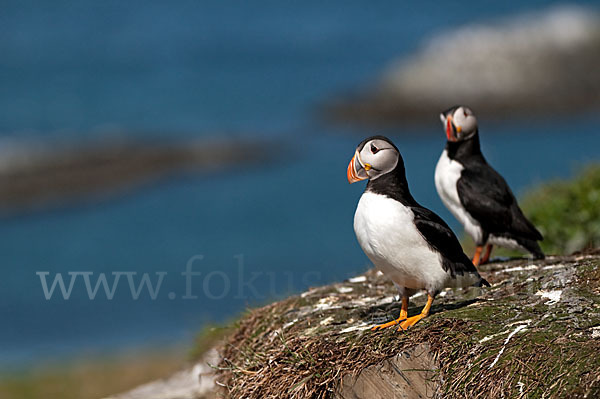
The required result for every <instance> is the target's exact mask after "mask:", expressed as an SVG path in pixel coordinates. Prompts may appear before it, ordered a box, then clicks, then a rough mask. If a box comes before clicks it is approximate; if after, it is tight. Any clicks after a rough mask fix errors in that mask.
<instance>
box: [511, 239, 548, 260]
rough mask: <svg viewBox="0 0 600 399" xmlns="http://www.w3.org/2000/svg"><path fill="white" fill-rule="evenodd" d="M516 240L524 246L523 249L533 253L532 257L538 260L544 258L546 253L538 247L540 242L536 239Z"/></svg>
mask: <svg viewBox="0 0 600 399" xmlns="http://www.w3.org/2000/svg"><path fill="white" fill-rule="evenodd" d="M519 241H520V242H519ZM517 242H519V244H521V245H522V246H523V247H525V249H526V250H528V251H529V252H530V253H531V254H532V255H533V259H536V260H539V259H544V258H545V257H546V255H544V252H543V251H542V248H540V244H539V243H538V242H537V241H534V240H528V239H520V240H518V241H517Z"/></svg>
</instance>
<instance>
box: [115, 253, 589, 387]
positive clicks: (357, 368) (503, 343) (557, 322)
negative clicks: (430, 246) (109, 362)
mask: <svg viewBox="0 0 600 399" xmlns="http://www.w3.org/2000/svg"><path fill="white" fill-rule="evenodd" d="M482 274H483V276H484V277H485V278H486V279H487V280H488V281H489V282H490V283H491V284H492V287H490V288H486V289H483V290H482V289H470V290H465V291H463V290H456V291H453V290H445V291H442V292H441V293H440V294H439V296H438V298H436V301H435V302H434V306H433V307H432V314H431V315H430V316H429V317H428V318H426V319H424V320H423V321H421V322H419V323H418V324H416V325H415V326H414V327H413V328H411V329H410V330H408V331H397V330H396V329H394V328H388V329H386V330H383V331H378V332H373V331H371V330H370V327H371V326H372V325H373V324H376V323H381V322H383V321H387V320H390V319H392V318H396V317H397V316H398V313H399V310H400V309H399V308H400V305H399V303H398V302H397V301H396V300H395V297H394V296H395V295H396V292H397V291H396V289H395V287H394V286H393V284H392V283H390V282H389V281H388V280H387V279H386V278H385V276H383V275H382V274H381V273H379V272H377V271H374V270H369V271H368V272H366V273H364V274H363V275H360V276H357V277H355V278H352V279H350V280H347V281H345V282H342V283H335V284H332V285H328V286H323V287H316V288H312V289H310V290H308V291H307V292H304V293H302V294H300V295H298V296H293V297H290V298H288V299H285V300H283V301H280V302H276V303H273V304H270V305H267V306H265V307H262V308H259V309H255V310H253V311H251V312H249V313H248V314H247V315H246V316H244V317H243V318H242V319H241V320H240V321H239V322H238V323H236V326H237V327H236V328H235V329H234V330H233V332H232V333H231V335H229V336H228V337H226V338H225V340H224V342H223V343H221V344H220V345H219V347H218V349H219V356H216V355H215V352H214V351H213V352H210V353H211V355H210V356H213V357H212V358H211V360H210V361H208V363H210V364H215V363H217V362H218V363H219V364H218V368H217V369H216V370H215V369H213V368H209V367H208V366H207V361H206V359H203V360H202V361H201V362H199V363H198V365H196V366H194V367H193V368H190V369H188V370H187V371H184V372H182V373H178V374H176V375H175V376H173V377H171V378H169V379H166V380H163V381H158V382H156V383H151V384H147V385H145V386H142V387H140V388H137V389H135V390H133V391H131V392H129V393H125V394H122V395H117V396H115V397H113V398H111V399H138V398H139V399H142V398H143V399H197V398H199V397H200V398H207V397H210V398H212V397H213V396H211V395H217V396H216V397H228V398H233V399H237V398H245V399H246V398H249V399H259V398H261V399H262V398H306V397H315V398H325V397H332V398H337V399H350V398H352V399H378V398H382V399H383V398H464V397H478V398H498V397H505V398H512V397H514V398H522V397H546V398H577V397H581V398H584V397H587V398H594V397H600V357H598V356H597V354H598V353H599V351H600V251H597V250H596V251H595V252H594V251H591V252H589V253H582V254H577V255H573V256H548V257H547V258H546V259H545V260H540V261H531V260H528V259H511V260H508V261H497V262H492V263H490V264H487V265H484V266H483V267H482ZM424 300H425V296H424V295H419V294H417V295H415V296H413V297H412V298H411V306H410V307H409V314H415V313H417V312H419V311H420V309H421V307H422V306H423V303H424ZM198 370H204V371H203V372H202V373H207V374H205V376H207V377H204V376H203V377H202V378H208V379H205V380H203V379H200V380H198V378H197V376H198V375H199V374H202V373H201V372H199V371H198ZM203 381H204V382H203ZM203 384H205V385H203Z"/></svg>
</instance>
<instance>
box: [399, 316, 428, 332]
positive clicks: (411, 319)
mask: <svg viewBox="0 0 600 399" xmlns="http://www.w3.org/2000/svg"><path fill="white" fill-rule="evenodd" d="M423 318H425V316H423V314H418V315H416V316H413V317H409V318H408V319H406V320H404V321H403V322H402V323H400V327H398V331H401V330H404V331H406V330H408V329H409V327H412V326H414V325H415V324H417V322H418V321H419V320H421V319H423Z"/></svg>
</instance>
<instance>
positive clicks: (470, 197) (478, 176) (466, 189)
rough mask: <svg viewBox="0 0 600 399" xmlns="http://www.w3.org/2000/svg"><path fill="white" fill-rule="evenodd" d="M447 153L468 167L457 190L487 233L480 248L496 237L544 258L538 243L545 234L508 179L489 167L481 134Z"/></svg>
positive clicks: (457, 143) (452, 146)
mask: <svg viewBox="0 0 600 399" xmlns="http://www.w3.org/2000/svg"><path fill="white" fill-rule="evenodd" d="M446 151H447V153H448V157H449V158H450V159H451V160H454V161H457V162H459V163H460V164H461V165H462V166H463V167H464V169H463V170H462V172H461V176H460V178H459V179H458V181H457V183H456V189H457V192H458V196H459V199H460V202H461V204H462V206H463V207H464V208H465V210H466V211H467V212H468V213H469V214H470V215H471V216H472V217H473V218H474V219H475V220H477V222H478V223H479V224H480V225H481V228H482V230H483V234H482V239H481V242H478V243H477V245H484V244H485V243H486V242H487V240H488V238H489V236H490V235H494V236H496V237H502V238H507V239H512V240H514V241H516V242H517V243H518V244H519V245H521V246H522V247H524V248H525V249H527V250H528V251H529V252H531V253H532V254H533V255H534V256H535V257H536V258H543V257H544V253H543V252H542V250H541V248H540V246H539V244H538V243H537V241H539V240H542V239H543V237H542V234H541V233H540V232H539V231H538V230H537V229H536V228H535V226H534V225H533V224H532V223H531V222H530V221H529V220H528V219H527V218H526V217H525V215H524V214H523V212H522V211H521V208H520V207H519V205H518V203H517V200H516V198H515V196H514V194H513V193H512V191H511V189H510V187H509V186H508V184H507V183H506V181H505V180H504V178H503V177H502V176H501V175H500V174H499V173H498V172H496V171H495V170H494V168H492V167H491V166H490V165H489V164H488V163H487V161H486V159H485V158H484V156H483V154H482V152H481V145H480V141H479V132H478V131H475V133H474V134H473V135H472V137H470V138H468V139H466V140H462V141H455V142H453V141H448V142H447V144H446Z"/></svg>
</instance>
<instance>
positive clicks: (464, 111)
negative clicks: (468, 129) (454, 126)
mask: <svg viewBox="0 0 600 399" xmlns="http://www.w3.org/2000/svg"><path fill="white" fill-rule="evenodd" d="M463 114H465V117H467V116H469V115H468V114H467V110H466V109H463Z"/></svg>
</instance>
